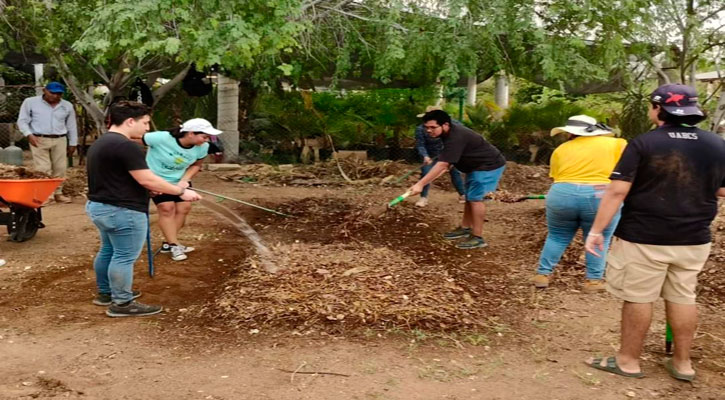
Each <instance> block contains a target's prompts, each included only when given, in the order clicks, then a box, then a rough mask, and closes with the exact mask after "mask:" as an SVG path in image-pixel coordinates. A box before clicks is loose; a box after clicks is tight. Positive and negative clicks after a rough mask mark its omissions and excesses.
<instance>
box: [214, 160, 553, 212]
mask: <svg viewBox="0 0 725 400" xmlns="http://www.w3.org/2000/svg"><path fill="white" fill-rule="evenodd" d="M340 167H341V168H342V170H343V171H344V172H345V174H346V175H347V176H348V178H350V179H351V180H352V182H349V181H346V180H345V179H344V178H343V177H342V174H341V173H340V171H339V169H338V166H337V163H336V162H335V160H328V161H325V162H321V163H317V164H313V165H304V164H294V165H287V166H277V167H275V166H272V165H268V164H245V165H242V168H241V169H240V170H237V171H233V172H228V173H220V174H217V176H218V177H219V178H220V179H223V180H226V181H230V182H243V183H259V184H264V185H288V186H343V185H351V184H352V185H393V186H400V187H408V186H410V185H412V184H414V183H415V182H416V181H417V180H418V179H420V172H418V171H415V172H413V173H412V174H410V175H409V176H408V177H407V178H406V179H403V180H402V181H400V182H398V178H401V177H403V175H405V174H406V173H407V172H409V171H410V170H411V169H413V168H415V165H411V164H405V163H402V162H400V161H361V160H358V159H343V160H340ZM551 182H552V181H551V179H550V178H549V168H548V167H547V166H542V165H538V166H532V165H522V164H517V163H515V162H508V163H506V171H505V172H504V174H503V177H502V178H501V182H500V184H499V189H498V190H497V191H496V192H494V193H492V194H491V195H490V196H489V198H491V199H493V200H497V201H502V202H507V203H512V202H515V201H516V200H517V199H519V198H521V197H522V196H525V195H528V194H545V193H546V192H547V191H548V190H549V186H550V185H551ZM433 185H434V186H435V187H436V188H438V189H440V190H446V191H453V190H454V188H453V185H452V184H451V180H450V178H449V176H448V175H447V174H446V175H443V176H441V177H440V178H438V179H437V180H436V181H435V182H434V183H433Z"/></svg>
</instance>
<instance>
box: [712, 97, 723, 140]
mask: <svg viewBox="0 0 725 400" xmlns="http://www.w3.org/2000/svg"><path fill="white" fill-rule="evenodd" d="M723 119H725V87H722V88H720V100H719V101H718V102H717V107H716V108H715V113H714V114H713V115H712V123H711V124H710V130H711V131H713V132H715V133H718V134H720V136H722V137H723V139H725V130H723V131H722V132H718V129H719V128H720V122H721V121H722V120H723Z"/></svg>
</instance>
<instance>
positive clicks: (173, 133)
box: [169, 126, 186, 139]
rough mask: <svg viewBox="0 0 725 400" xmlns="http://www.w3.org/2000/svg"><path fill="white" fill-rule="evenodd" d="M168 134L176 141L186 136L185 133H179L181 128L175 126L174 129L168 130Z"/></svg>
mask: <svg viewBox="0 0 725 400" xmlns="http://www.w3.org/2000/svg"><path fill="white" fill-rule="evenodd" d="M169 133H170V134H171V136H173V137H175V138H177V139H181V138H183V137H184V135H186V132H182V131H181V127H180V126H177V127H176V128H174V129H169Z"/></svg>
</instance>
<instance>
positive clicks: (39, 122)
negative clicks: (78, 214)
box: [18, 82, 78, 203]
mask: <svg viewBox="0 0 725 400" xmlns="http://www.w3.org/2000/svg"><path fill="white" fill-rule="evenodd" d="M63 93H65V86H63V85H62V84H61V83H59V82H50V83H48V84H47V85H45V88H43V94H42V95H40V96H34V97H29V98H27V99H25V100H24V101H23V104H22V106H20V114H19V115H18V128H19V129H20V132H22V134H23V136H25V137H27V138H28V142H29V143H30V152H31V153H32V155H33V168H34V169H35V170H37V171H38V172H42V173H44V174H47V175H50V176H54V177H58V178H65V171H66V168H67V167H68V158H67V157H70V156H72V155H73V153H74V152H75V149H76V146H77V145H78V128H77V125H76V112H75V110H74V109H73V105H72V104H71V103H70V102H69V101H66V100H63V99H62V97H63ZM54 198H55V201H57V202H59V203H70V202H71V201H72V199H71V198H70V197H68V196H64V195H63V189H62V186H58V188H57V189H56V190H55V196H54Z"/></svg>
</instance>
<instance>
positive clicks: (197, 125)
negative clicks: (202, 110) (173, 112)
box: [181, 118, 222, 136]
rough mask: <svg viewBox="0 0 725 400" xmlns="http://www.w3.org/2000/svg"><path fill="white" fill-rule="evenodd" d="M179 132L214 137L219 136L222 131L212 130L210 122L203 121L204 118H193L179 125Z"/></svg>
mask: <svg viewBox="0 0 725 400" xmlns="http://www.w3.org/2000/svg"><path fill="white" fill-rule="evenodd" d="M181 131H182V132H198V133H206V134H207V135H214V136H216V135H220V134H221V133H222V131H220V130H219V129H216V128H214V126H213V125H212V124H211V122H209V121H207V120H205V119H204V118H194V119H190V120H188V121H186V122H184V123H183V124H181Z"/></svg>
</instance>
